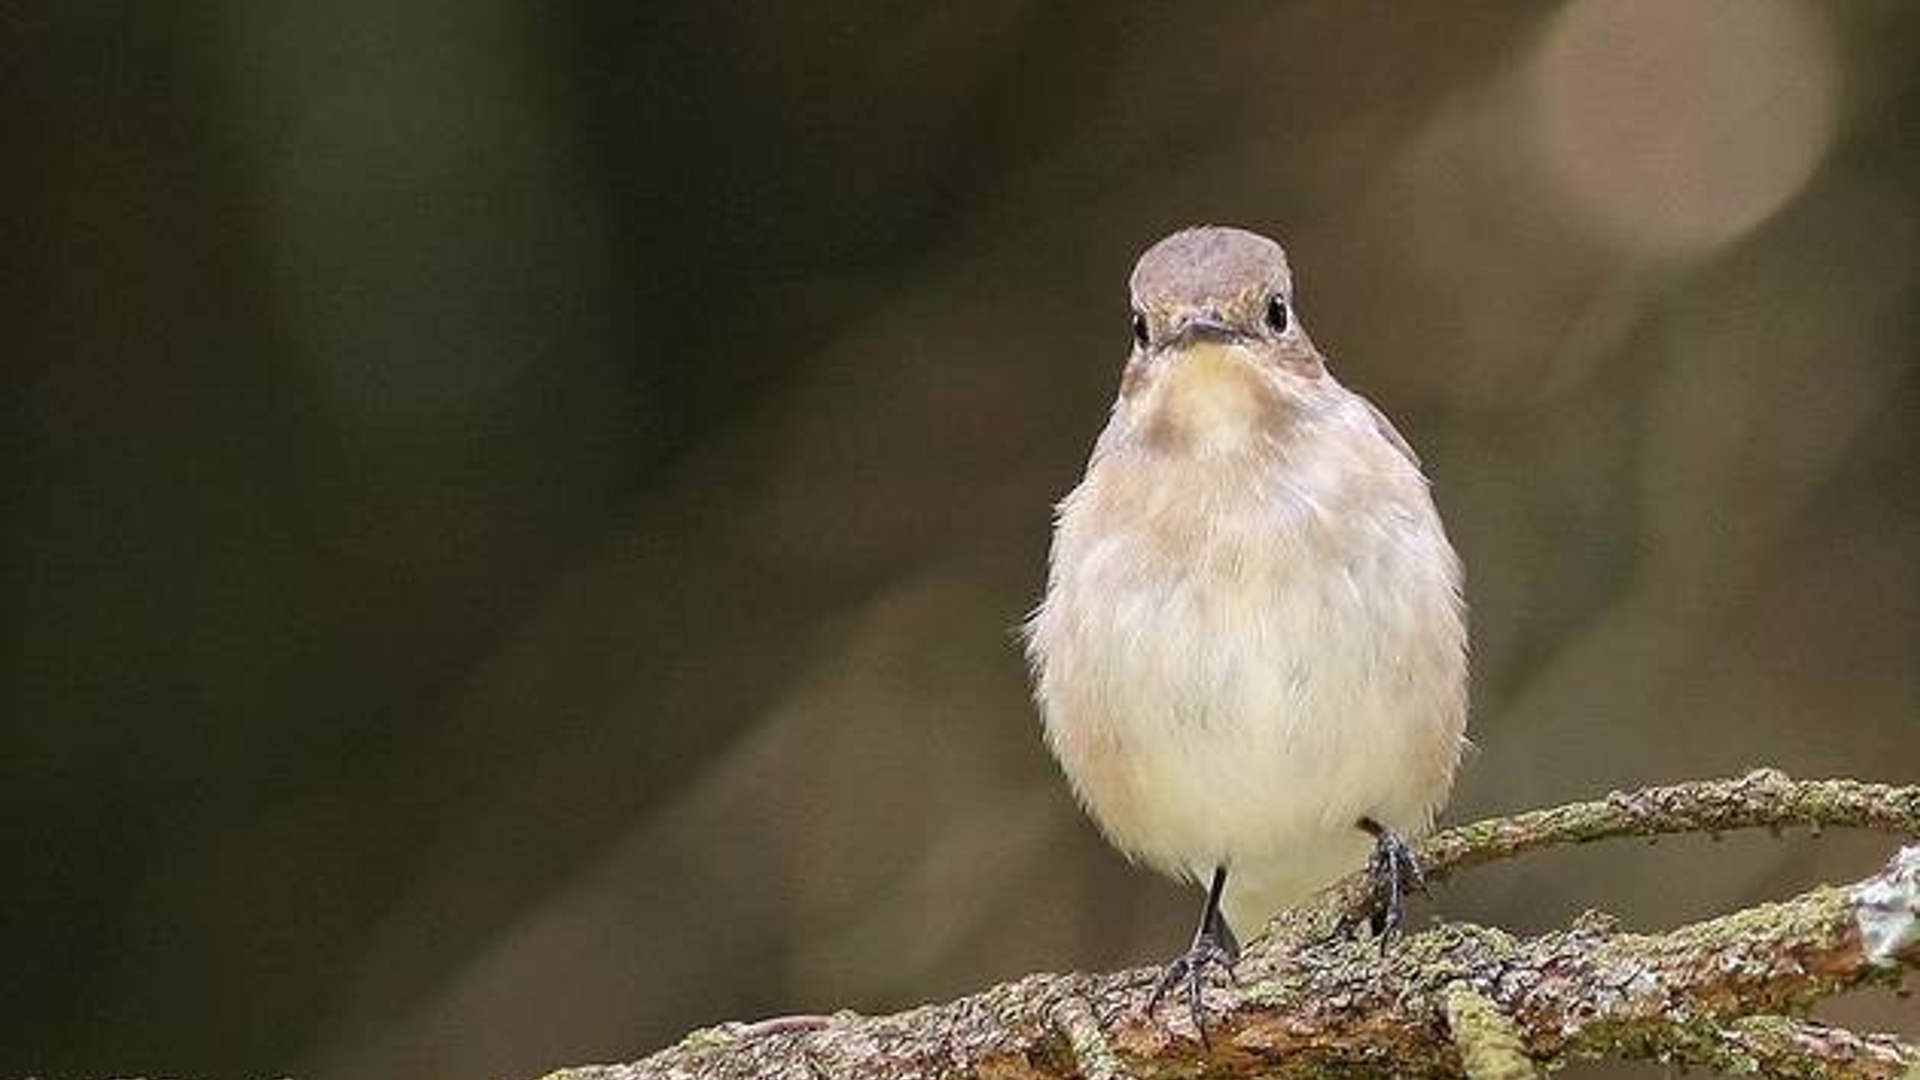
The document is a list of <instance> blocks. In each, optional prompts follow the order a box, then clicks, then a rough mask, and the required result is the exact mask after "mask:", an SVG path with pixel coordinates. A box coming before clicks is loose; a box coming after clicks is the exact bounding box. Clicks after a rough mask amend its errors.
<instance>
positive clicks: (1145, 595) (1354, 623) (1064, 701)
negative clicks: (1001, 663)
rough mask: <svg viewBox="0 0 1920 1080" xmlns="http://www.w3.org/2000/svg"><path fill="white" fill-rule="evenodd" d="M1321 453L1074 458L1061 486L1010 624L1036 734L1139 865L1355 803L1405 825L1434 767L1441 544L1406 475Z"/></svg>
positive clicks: (1444, 668)
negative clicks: (1048, 552)
mask: <svg viewBox="0 0 1920 1080" xmlns="http://www.w3.org/2000/svg"><path fill="white" fill-rule="evenodd" d="M1331 460H1332V462H1333V464H1332V465H1331V466H1329V468H1328V469H1327V471H1325V472H1324V473H1321V472H1316V471H1315V467H1313V466H1311V465H1306V466H1299V465H1298V464H1297V463H1296V467H1294V468H1291V469H1282V468H1280V467H1278V465H1275V464H1273V463H1268V465H1265V466H1262V465H1258V464H1255V465H1254V466H1252V467H1250V468H1249V469H1248V470H1247V471H1244V472H1239V473H1234V472H1230V471H1227V470H1215V471H1214V472H1212V473H1207V474H1190V475H1181V474H1179V473H1178V472H1177V471H1170V472H1165V473H1160V474H1156V473H1155V472H1154V471H1153V470H1155V469H1159V468H1163V467H1164V468H1167V469H1169V470H1177V469H1178V468H1179V463H1178V462H1177V461H1176V460H1171V459H1162V460H1161V461H1159V462H1155V463H1146V464H1143V463H1141V462H1140V461H1129V462H1115V461H1110V462H1096V465H1095V467H1094V469H1093V470H1091V471H1090V473H1089V476H1088V478H1087V480H1086V481H1085V482H1084V483H1083V485H1082V487H1081V488H1080V489H1078V490H1076V492H1075V493H1074V495H1073V496H1072V497H1070V499H1069V500H1068V502H1067V503H1066V504H1065V507H1064V509H1063V513H1062V518H1061V521H1060V523H1059V530H1058V532H1057V534H1056V544H1055V552H1054V566H1053V575H1052V579H1051V582H1050V586H1049V590H1048V596H1047V600H1046V602H1045V604H1044V605H1043V607H1042V610H1041V612H1040V614H1039V616H1038V617H1037V619H1036V622H1035V626H1034V628H1033V642H1032V645H1033V651H1034V654H1035V659H1036V664H1037V667H1038V669H1039V676H1040V686H1039V691H1040V697H1041V700H1042V705H1043V712H1044V715H1045V718H1046V724H1047V732H1048V737H1049V741H1050V742H1051V744H1052V745H1053V747H1054V750H1055V752H1056V754H1057V755H1058V756H1059V757H1060V759H1061V762H1062V764H1063V766H1065V768H1066V771H1067V773H1068V775H1069V777H1070V778H1071V779H1072V780H1073V782H1074V785H1075V788H1076V790H1077V791H1078V792H1079V794H1080V796H1081V798H1082V801H1083V802H1085V803H1086V804H1087V806H1088V808H1089V809H1090V810H1091V811H1092V813H1093V816H1094V817H1095V818H1096V819H1097V820H1098V821H1099V822H1100V823H1101V825H1102V827H1103V828H1104V829H1105V830H1106V831H1107V833H1108V834H1109V835H1110V836H1111V837H1112V838H1113V839H1114V840H1115V841H1116V843H1117V844H1118V845H1119V846H1120V847H1122V848H1123V849H1125V850H1128V851H1129V852H1131V853H1133V854H1135V855H1137V856H1139V857H1141V858H1143V859H1144V860H1146V861H1148V862H1149V863H1151V864H1154V865H1157V866H1159V867H1161V868H1162V869H1167V870H1170V871H1172V872H1175V873H1191V874H1196V875H1199V874H1204V872H1205V869H1206V868H1207V867H1210V866H1211V865H1213V864H1214V863H1215V862H1217V861H1220V860H1233V859H1239V860H1255V859H1262V858H1269V857H1272V856H1273V855H1274V853H1275V852H1280V851H1284V850H1285V849H1286V848H1287V847H1288V846H1289V845H1294V846H1299V845H1302V844H1306V843H1308V842H1309V841H1308V840H1307V838H1309V837H1313V836H1318V835H1328V834H1331V833H1333V832H1335V831H1337V830H1350V829H1351V826H1352V823H1353V822H1354V821H1355V820H1357V818H1358V817H1359V816H1361V815H1363V814H1373V815H1376V816H1380V815H1385V816H1387V817H1389V818H1397V819H1400V820H1399V821H1396V823H1404V824H1405V827H1409V828H1413V827H1417V826H1418V825H1419V824H1421V823H1422V822H1420V821H1418V820H1417V819H1419V818H1420V817H1422V816H1423V815H1424V813H1425V812H1426V809H1427V808H1428V807H1430V806H1431V804H1432V803H1433V802H1434V801H1435V800H1436V799H1437V798H1438V797H1439V796H1440V794H1442V793H1443V792H1444V789H1445V786H1446V784H1447V782H1448V780H1449V778H1450V775H1451V771H1452V767H1453V763H1454V760H1455V759H1456V758H1457V755H1458V751H1459V739H1460V729H1461V726H1462V722H1463V717H1464V704H1463V702H1464V696H1463V695H1464V674H1465V667H1464V626H1463V624H1462V622H1461V615H1460V611H1459V607H1458V602H1457V592H1456V587H1455V585H1456V583H1455V580H1454V574H1455V570H1454V564H1453V561H1452V553H1451V550H1450V549H1447V548H1446V541H1445V538H1444V535H1443V534H1441V532H1440V530H1439V524H1438V519H1437V517H1436V516H1434V515H1433V510H1432V506H1431V503H1430V501H1428V499H1427V496H1426V492H1425V488H1424V484H1423V483H1422V482H1421V481H1420V480H1419V478H1418V475H1417V473H1412V472H1411V470H1408V473H1407V474H1406V475H1402V476H1392V475H1387V476H1373V475H1368V474H1366V473H1364V472H1359V471H1356V470H1355V469H1354V468H1353V463H1352V462H1351V461H1346V462H1343V461H1342V460H1341V459H1340V458H1339V457H1338V456H1337V455H1336V456H1335V457H1334V458H1333V459H1331ZM1110 465H1111V466H1115V467H1116V468H1115V470H1114V471H1111V472H1109V471H1107V468H1106V467H1107V466H1110ZM1121 465H1127V466H1130V467H1131V471H1122V470H1120V469H1119V468H1118V466H1121ZM1356 485H1374V488H1370V489H1362V490H1355V486H1356ZM1436 545H1437V546H1436ZM1409 819H1413V820H1409Z"/></svg>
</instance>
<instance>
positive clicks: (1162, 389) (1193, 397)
mask: <svg viewBox="0 0 1920 1080" xmlns="http://www.w3.org/2000/svg"><path fill="white" fill-rule="evenodd" d="M1257 363H1258V361H1257V359H1256V358H1255V357H1254V356H1253V355H1251V354H1250V353H1249V352H1248V351H1247V350H1246V349H1244V348H1242V347H1241V346H1238V345H1232V344H1221V343H1214V342H1199V343H1196V344H1193V345H1190V346H1188V347H1187V348H1185V349H1182V350H1181V351H1180V352H1179V353H1177V354H1175V355H1172V356H1169V357H1166V358H1164V359H1163V360H1162V361H1161V364H1162V367H1161V370H1160V371H1159V372H1157V377H1156V378H1154V379H1153V380H1152V383H1151V385H1150V386H1149V387H1148V390H1147V393H1145V394H1143V395H1140V400H1139V403H1138V408H1139V410H1140V415H1139V417H1138V419H1139V421H1140V428H1139V430H1140V431H1141V432H1142V434H1143V435H1144V436H1145V437H1146V439H1147V440H1148V441H1149V442H1151V443H1153V444H1155V445H1156V447H1157V448H1159V449H1164V450H1170V451H1185V452H1189V453H1193V454H1196V455H1199V456H1213V455H1217V454H1222V453H1231V452H1233V451H1235V450H1238V449H1243V448H1246V447H1248V446H1249V445H1252V444H1254V443H1256V442H1259V441H1262V440H1264V438H1265V437H1266V436H1267V435H1269V434H1270V433H1271V432H1272V431H1273V429H1274V427H1275V425H1277V424H1278V423H1280V422H1281V420H1282V417H1283V413H1284V411H1285V403H1284V402H1283V401H1282V399H1281V395H1280V393H1279V391H1278V390H1276V389H1275V388H1274V386H1273V385H1272V384H1271V383H1270V382H1268V380H1266V379H1265V378H1263V377H1262V375H1261V373H1260V371H1259V370H1258V369H1257V367H1256V364H1257Z"/></svg>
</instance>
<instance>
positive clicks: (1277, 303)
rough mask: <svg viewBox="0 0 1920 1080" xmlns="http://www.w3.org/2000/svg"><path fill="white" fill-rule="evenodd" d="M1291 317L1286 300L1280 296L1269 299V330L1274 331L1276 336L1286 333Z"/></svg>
mask: <svg viewBox="0 0 1920 1080" xmlns="http://www.w3.org/2000/svg"><path fill="white" fill-rule="evenodd" d="M1290 317H1291V316H1290V313H1289V312H1288V311H1287V302H1286V301H1285V300H1282V299H1280V298H1279V297H1278V296H1270V297H1268V298H1267V329H1269V330H1272V331H1273V332H1274V333H1276V334H1284V333H1286V332H1287V320H1288V318H1290Z"/></svg>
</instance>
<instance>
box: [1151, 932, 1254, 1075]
mask: <svg viewBox="0 0 1920 1080" xmlns="http://www.w3.org/2000/svg"><path fill="white" fill-rule="evenodd" d="M1239 958H1240V957H1239V953H1238V950H1237V949H1235V948H1233V947H1232V944H1231V939H1229V940H1228V941H1225V942H1223V941H1222V940H1220V938H1219V937H1217V936H1215V935H1213V934H1202V935H1200V936H1199V937H1197V938H1195V939H1194V941H1193V947H1192V948H1190V949H1188V950H1187V951H1186V953H1185V954H1183V955H1181V956H1177V957H1175V958H1174V960H1173V962H1172V963H1170V964H1168V965H1167V969H1166V970H1165V971H1163V972H1161V973H1160V981H1159V982H1157V983H1155V984H1154V986H1153V996H1152V997H1150V998H1148V999H1147V1015H1148V1016H1152V1015H1153V1014H1154V1010H1156V1009H1158V1008H1159V1007H1160V999H1161V998H1163V997H1166V996H1167V991H1169V990H1172V989H1173V988H1174V987H1176V986H1177V987H1180V988H1181V989H1182V991H1183V992H1184V993H1185V995H1186V998H1187V1013H1188V1015H1189V1016H1191V1017H1192V1018H1193V1030H1194V1033H1195V1034H1196V1035H1197V1036H1199V1039H1200V1045H1201V1046H1203V1047H1209V1048H1210V1046H1209V1043H1208V1042H1207V1022H1206V1008H1205V1005H1204V1003H1203V1002H1202V1000H1201V991H1202V989H1203V986H1202V983H1203V982H1204V980H1205V979H1206V975H1207V969H1209V968H1215V967H1217V968H1219V969H1220V970H1221V971H1222V972H1224V973H1225V974H1226V976H1227V980H1228V981H1229V982H1238V981H1239V980H1238V979H1236V978H1235V977H1234V973H1233V965H1234V961H1236V960H1238V959H1239Z"/></svg>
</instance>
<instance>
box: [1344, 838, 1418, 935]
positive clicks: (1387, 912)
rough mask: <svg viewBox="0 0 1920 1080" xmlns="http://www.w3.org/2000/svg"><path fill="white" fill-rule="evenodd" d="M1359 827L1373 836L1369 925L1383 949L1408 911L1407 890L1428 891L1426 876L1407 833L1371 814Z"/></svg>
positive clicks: (1368, 910)
mask: <svg viewBox="0 0 1920 1080" xmlns="http://www.w3.org/2000/svg"><path fill="white" fill-rule="evenodd" d="M1360 828H1362V829H1364V830H1365V831H1366V832H1367V834H1368V835H1370V836H1372V837H1373V854H1372V856H1370V857H1369V858H1368V859H1367V884H1368V892H1369V894H1370V895H1369V898H1368V906H1367V925H1368V926H1369V927H1370V928H1371V929H1372V930H1373V936H1374V937H1375V938H1376V939H1377V940H1378V941H1379V942H1380V951H1381V952H1383V953H1384V952H1386V951H1387V942H1388V940H1389V939H1391V938H1392V937H1393V935H1394V934H1395V933H1397V932H1398V931H1399V929H1400V920H1401V918H1402V917H1403V916H1404V915H1405V914H1406V895H1407V892H1408V891H1409V890H1414V891H1418V892H1423V893H1424V892H1426V891H1427V879H1426V876H1425V875H1424V874H1422V873H1421V872H1420V863H1419V860H1417V859H1415V858H1414V857H1413V848H1412V847H1411V846H1409V845H1408V844H1407V838H1406V837H1404V836H1401V835H1400V833H1399V832H1398V831H1396V830H1394V829H1392V828H1390V827H1388V826H1386V825H1382V824H1380V823H1379V822H1378V821H1375V820H1374V819H1372V818H1370V817H1367V818H1361V819H1360Z"/></svg>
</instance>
